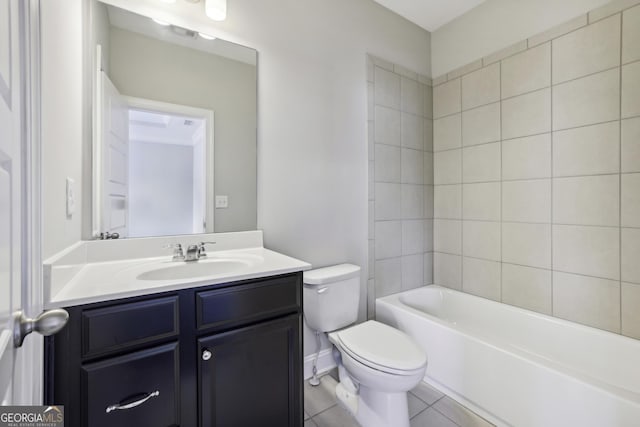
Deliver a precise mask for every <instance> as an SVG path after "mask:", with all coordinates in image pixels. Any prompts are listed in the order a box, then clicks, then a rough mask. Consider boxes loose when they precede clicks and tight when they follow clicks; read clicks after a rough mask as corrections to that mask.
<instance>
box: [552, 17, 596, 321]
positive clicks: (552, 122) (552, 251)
mask: <svg viewBox="0 0 640 427" xmlns="http://www.w3.org/2000/svg"><path fill="white" fill-rule="evenodd" d="M588 19H589V18H588V16H587V21H588ZM587 25H588V22H587ZM553 40H554V39H552V40H549V55H550V58H549V81H550V82H551V91H550V97H551V105H550V106H549V114H550V115H551V138H550V144H551V147H550V153H549V154H550V155H549V162H550V168H551V169H550V170H549V172H550V174H551V182H550V184H551V185H550V186H549V187H550V189H549V197H550V198H551V200H549V210H550V212H549V222H550V225H549V229H550V230H549V233H550V236H549V243H550V245H551V247H550V248H549V254H550V256H551V259H550V260H549V265H550V266H551V274H550V276H551V280H550V283H551V301H550V302H551V307H550V308H551V315H552V316H553V314H554V307H553V306H554V304H553V300H554V298H553V291H554V286H553V187H554V185H555V184H554V173H553V139H554V130H553V124H554V123H553Z"/></svg>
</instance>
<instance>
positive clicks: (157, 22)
mask: <svg viewBox="0 0 640 427" xmlns="http://www.w3.org/2000/svg"><path fill="white" fill-rule="evenodd" d="M151 19H152V20H153V22H155V23H156V24H158V25H162V26H163V27H168V26H169V25H171V24H170V23H168V22H167V21H163V20H162V19H158V18H151Z"/></svg>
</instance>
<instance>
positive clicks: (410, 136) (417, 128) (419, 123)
mask: <svg viewBox="0 0 640 427" xmlns="http://www.w3.org/2000/svg"><path fill="white" fill-rule="evenodd" d="M423 132H424V119H423V118H422V117H418V116H414V115H413V114H409V113H402V115H401V126H400V140H401V143H402V144H401V145H402V146H403V147H407V148H414V149H416V150H424V135H423Z"/></svg>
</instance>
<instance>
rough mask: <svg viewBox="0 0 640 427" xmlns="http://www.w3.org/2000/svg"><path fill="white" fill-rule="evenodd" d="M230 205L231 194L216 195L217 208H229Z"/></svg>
mask: <svg viewBox="0 0 640 427" xmlns="http://www.w3.org/2000/svg"><path fill="white" fill-rule="evenodd" d="M228 207H229V196H216V209H227V208H228Z"/></svg>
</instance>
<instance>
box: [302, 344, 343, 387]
mask: <svg viewBox="0 0 640 427" xmlns="http://www.w3.org/2000/svg"><path fill="white" fill-rule="evenodd" d="M315 356H316V355H315V353H314V354H310V355H308V356H305V358H304V379H305V380H308V379H309V378H311V377H312V376H313V359H314V358H315ZM316 366H317V368H318V375H322V374H325V373H327V372H329V371H330V370H332V369H333V368H335V367H336V362H335V361H334V360H333V354H332V349H331V348H325V349H324V350H320V354H319V355H318V364H317V365H316Z"/></svg>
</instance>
